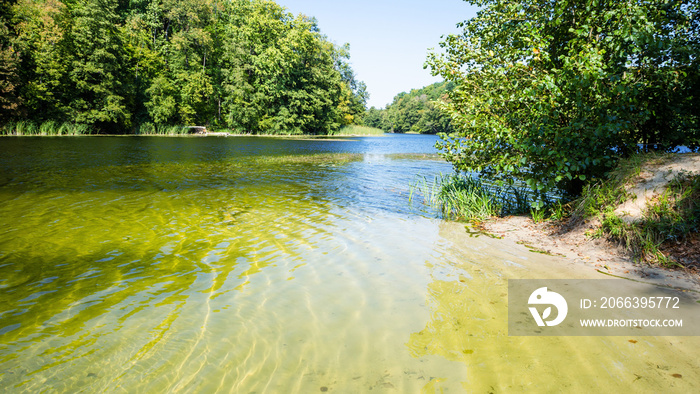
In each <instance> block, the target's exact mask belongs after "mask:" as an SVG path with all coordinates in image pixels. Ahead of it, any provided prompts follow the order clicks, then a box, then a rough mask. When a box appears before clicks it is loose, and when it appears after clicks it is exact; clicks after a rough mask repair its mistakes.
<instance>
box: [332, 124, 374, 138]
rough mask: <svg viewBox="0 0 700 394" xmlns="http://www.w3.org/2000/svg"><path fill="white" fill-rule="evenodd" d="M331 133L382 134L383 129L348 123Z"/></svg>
mask: <svg viewBox="0 0 700 394" xmlns="http://www.w3.org/2000/svg"><path fill="white" fill-rule="evenodd" d="M333 135H348V136H350V135H353V136H354V135H384V130H382V129H377V128H374V127H367V126H358V125H350V126H345V127H343V128H342V129H340V130H338V131H337V132H335V133H333Z"/></svg>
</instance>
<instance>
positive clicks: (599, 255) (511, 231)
mask: <svg viewBox="0 0 700 394" xmlns="http://www.w3.org/2000/svg"><path fill="white" fill-rule="evenodd" d="M592 229H594V224H593V223H584V224H583V225H581V226H579V227H578V228H575V229H571V230H569V231H566V232H565V231H562V230H561V229H559V228H558V227H556V226H554V225H553V224H551V223H546V222H545V223H534V222H533V221H532V220H531V219H530V218H529V217H525V216H509V217H505V218H495V219H490V220H487V221H486V222H484V223H483V230H484V231H485V232H487V233H489V234H492V235H494V236H497V237H500V238H502V241H503V242H505V243H507V244H514V245H510V246H512V247H521V248H524V249H525V248H526V249H529V250H530V251H531V252H533V253H545V254H550V255H557V256H561V257H563V258H566V259H567V260H569V261H572V262H573V263H575V264H578V265H580V267H581V269H582V270H596V271H599V272H602V273H606V274H611V275H615V276H619V277H623V278H628V279H633V280H639V281H643V282H647V283H652V284H656V285H663V286H670V287H674V288H678V289H685V290H691V291H696V292H700V274H699V273H698V271H697V270H696V269H688V268H675V269H669V268H664V267H658V266H652V265H649V264H647V263H635V262H634V261H632V259H631V258H630V257H628V256H627V255H626V254H625V253H624V251H623V250H622V249H621V248H620V247H618V246H617V245H614V244H611V243H610V242H607V241H605V240H603V239H591V238H590V237H587V236H586V232H587V231H590V230H592Z"/></svg>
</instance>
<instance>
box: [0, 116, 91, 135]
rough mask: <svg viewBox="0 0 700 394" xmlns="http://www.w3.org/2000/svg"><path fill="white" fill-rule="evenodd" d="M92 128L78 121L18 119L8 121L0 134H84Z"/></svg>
mask: <svg viewBox="0 0 700 394" xmlns="http://www.w3.org/2000/svg"><path fill="white" fill-rule="evenodd" d="M92 132H93V130H92V128H90V126H88V125H85V124H79V123H69V122H63V123H58V122H55V121H52V120H50V121H47V122H43V123H40V124H37V123H34V122H31V121H26V120H20V121H17V122H10V123H7V124H5V125H3V126H2V127H1V128H0V135H16V136H33V135H41V136H54V135H84V134H92Z"/></svg>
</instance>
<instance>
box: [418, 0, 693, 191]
mask: <svg viewBox="0 0 700 394" xmlns="http://www.w3.org/2000/svg"><path fill="white" fill-rule="evenodd" d="M471 3H473V4H477V5H479V6H481V7H483V8H482V10H481V11H479V13H478V14H477V17H476V18H474V19H472V20H469V21H466V22H464V23H463V24H462V27H463V29H464V31H463V32H462V34H459V35H450V36H448V37H447V38H446V39H445V41H444V42H443V43H441V47H442V48H443V49H444V54H438V53H432V54H430V56H429V59H428V61H427V65H428V66H430V67H431V68H432V72H433V73H434V74H436V75H441V76H442V77H444V78H445V79H446V80H447V81H452V82H454V83H455V89H454V90H452V91H451V92H450V93H449V100H447V101H445V102H443V104H442V106H443V108H444V109H445V110H446V111H447V112H448V113H450V115H451V118H452V122H453V126H454V127H455V129H456V130H457V132H455V133H452V134H449V135H444V136H443V139H444V141H443V142H442V143H441V144H440V146H439V147H440V149H441V150H442V154H443V155H444V156H445V158H446V159H447V160H449V161H450V162H452V163H453V164H454V166H455V168H456V169H457V170H458V171H465V172H477V173H479V174H480V175H481V176H484V177H488V178H491V179H495V180H498V181H502V182H506V183H508V182H512V181H513V180H514V179H519V180H522V181H524V182H527V184H528V185H529V186H530V187H531V188H532V189H533V190H535V191H537V192H539V193H540V194H541V195H544V194H545V193H546V192H548V191H552V190H556V189H560V190H563V191H565V192H567V193H568V194H569V195H577V194H578V193H580V191H581V190H582V187H583V185H584V184H585V183H586V182H590V181H591V180H596V179H599V178H601V177H602V176H603V175H604V174H605V173H606V172H607V171H609V170H610V169H611V168H613V166H614V165H615V163H616V162H617V160H618V159H619V158H620V157H623V156H625V155H628V154H630V153H632V152H635V151H637V150H638V144H640V143H641V144H644V145H643V147H644V149H661V150H672V149H674V148H675V147H676V146H677V145H686V146H688V147H690V148H693V149H697V148H698V144H699V143H700V127H699V124H698V114H700V108H698V100H697V92H698V87H699V86H700V85H698V82H699V76H700V74H699V70H700V67H699V66H700V65H699V64H698V61H700V57H699V56H698V54H699V47H698V42H700V37H698V33H699V32H700V30H699V29H698V24H697V18H698V2H696V1H673V2H671V1H666V0H653V1H646V2H638V1H632V0H625V1H616V2H603V1H593V0H590V1H557V2H542V1H534V0H528V1H521V2H513V1H508V0H483V1H471Z"/></svg>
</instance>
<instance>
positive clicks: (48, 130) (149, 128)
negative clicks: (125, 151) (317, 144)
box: [0, 121, 384, 137]
mask: <svg viewBox="0 0 700 394" xmlns="http://www.w3.org/2000/svg"><path fill="white" fill-rule="evenodd" d="M209 132H210V133H228V134H229V135H233V136H235V135H241V136H251V135H253V134H247V133H236V132H233V131H231V130H210V131H209ZM92 134H96V132H95V130H94V129H92V128H91V127H90V126H88V125H85V124H75V123H69V122H64V123H59V122H54V121H48V122H44V123H36V122H31V121H18V122H10V123H7V124H5V125H2V126H0V135H13V136H60V135H92ZM127 134H131V133H125V135H127ZM187 134H192V130H191V127H187V126H182V125H175V126H166V125H154V124H152V123H144V124H141V125H140V126H139V127H137V128H136V130H134V131H133V134H132V135H163V136H182V135H187ZM256 135H260V136H273V137H274V136H277V137H286V136H293V137H309V136H317V135H313V134H290V135H285V134H256ZM369 135H384V131H383V130H381V129H377V128H374V127H366V126H357V125H351V126H345V127H343V128H342V129H340V130H338V131H336V132H334V133H332V134H330V135H329V136H369Z"/></svg>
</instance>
